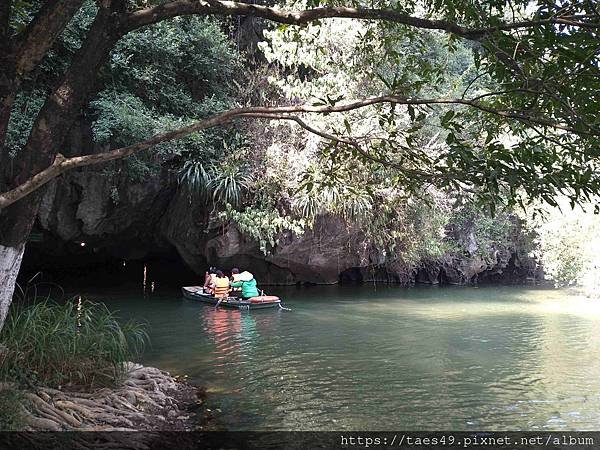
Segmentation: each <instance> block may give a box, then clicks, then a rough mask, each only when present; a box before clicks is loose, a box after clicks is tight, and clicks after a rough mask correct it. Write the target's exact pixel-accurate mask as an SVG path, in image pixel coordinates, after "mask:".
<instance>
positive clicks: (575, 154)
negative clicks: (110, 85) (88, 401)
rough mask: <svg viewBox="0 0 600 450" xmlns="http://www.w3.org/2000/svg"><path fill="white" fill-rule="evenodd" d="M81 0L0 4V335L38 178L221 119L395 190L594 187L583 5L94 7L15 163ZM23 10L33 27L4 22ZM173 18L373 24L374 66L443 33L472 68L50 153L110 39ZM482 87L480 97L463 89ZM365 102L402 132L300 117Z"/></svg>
mask: <svg viewBox="0 0 600 450" xmlns="http://www.w3.org/2000/svg"><path fill="white" fill-rule="evenodd" d="M83 3H84V1H83V0H53V1H50V0H47V1H43V2H39V4H37V6H39V7H38V8H34V7H32V6H31V3H30V2H23V1H19V0H4V1H3V2H2V4H1V5H0V58H1V60H0V192H1V193H0V326H1V325H2V323H3V322H4V319H5V317H6V314H7V312H8V308H9V306H10V303H11V298H12V295H13V291H14V286H15V280H16V276H17V274H18V270H19V267H20V262H21V259H22V255H23V251H24V248H25V243H26V241H27V239H28V236H29V233H30V231H31V229H32V227H33V224H34V222H35V219H36V215H37V212H38V208H39V205H40V201H41V198H42V194H43V186H44V185H45V184H46V183H47V182H48V181H50V180H51V179H53V178H55V177H57V176H59V175H60V174H62V173H64V172H65V171H67V170H70V169H72V168H75V167H82V166H85V165H91V164H97V163H102V162H106V161H110V160H115V159H119V158H124V157H126V156H129V155H132V154H135V153H137V152H140V151H142V150H145V149H148V148H151V147H153V146H155V145H157V144H159V143H162V142H165V141H169V140H173V139H178V138H181V137H183V136H187V135H189V134H191V133H194V132H197V131H199V130H202V129H206V128H210V127H215V126H220V125H224V124H228V123H231V122H232V121H234V120H235V119H282V120H290V121H293V122H295V123H296V124H298V125H299V126H301V127H303V128H305V129H307V130H308V131H310V132H312V133H315V134H317V135H319V136H321V137H322V138H323V139H326V140H329V141H331V142H333V143H334V147H333V151H332V153H333V154H334V153H335V152H345V154H347V155H349V156H350V157H358V158H364V159H366V160H369V161H371V162H373V163H375V164H383V165H387V166H389V167H392V168H394V169H395V170H397V171H398V172H399V173H401V174H402V180H403V181H404V182H405V183H406V184H407V185H408V186H416V185H417V184H414V183H422V182H431V183H435V184H438V185H441V186H445V187H450V188H456V189H467V190H469V191H471V192H476V193H477V195H479V196H480V197H481V198H482V199H484V200H487V201H489V202H490V203H491V204H493V203H495V202H497V201H498V199H499V198H506V199H508V201H509V202H512V203H515V202H519V203H521V202H523V200H524V199H534V198H542V199H543V200H546V201H548V202H553V196H554V195H555V194H556V193H558V192H561V193H563V194H566V195H568V196H569V197H570V198H571V200H572V201H573V202H577V201H580V200H581V199H589V198H591V197H592V196H594V195H595V194H597V193H598V192H599V191H600V178H599V177H598V171H597V165H598V158H599V147H598V137H599V135H600V118H599V116H598V93H599V92H600V90H599V87H600V71H599V49H600V39H599V36H598V30H599V28H600V13H599V10H598V7H597V6H596V4H595V1H593V0H573V1H560V2H553V1H546V0H539V1H538V2H537V3H535V2H530V1H524V0H489V1H485V2H477V1H475V2H474V1H471V0H435V1H432V2H415V1H413V0H407V1H401V2H392V1H386V0H381V1H376V2H369V3H363V2H359V1H356V0H348V1H337V0H333V1H327V0H326V1H323V2H318V1H314V0H310V1H308V4H304V6H303V7H301V8H300V7H299V8H287V7H270V6H261V5H257V4H250V3H240V2H231V1H219V0H206V1H205V0H200V1H197V0H173V1H156V2H152V1H134V0H97V1H96V6H97V10H96V11H97V12H96V15H95V18H94V20H93V22H92V24H91V26H90V27H89V30H88V31H87V34H86V37H85V39H84V41H83V43H82V44H81V46H80V47H79V48H78V49H77V50H76V52H75V53H74V56H73V57H72V59H71V61H69V64H68V65H67V66H66V68H65V69H64V71H63V72H62V73H61V74H60V77H59V79H58V81H57V82H56V83H55V84H54V87H53V89H52V90H51V92H50V93H49V94H48V95H47V97H46V98H45V102H44V104H43V106H42V108H41V109H40V111H39V113H38V114H37V116H36V118H35V121H34V123H33V125H32V127H31V129H30V130H29V135H28V137H27V139H26V141H25V144H24V145H23V146H22V148H21V149H20V150H19V151H18V152H17V153H16V155H15V154H14V153H9V152H8V150H7V148H6V146H5V142H6V135H7V130H8V127H9V123H10V118H11V114H12V113H13V111H14V105H15V101H16V99H17V97H18V95H19V93H20V92H21V90H22V86H23V85H24V83H25V82H26V81H27V79H28V77H29V76H30V74H32V73H33V72H34V71H35V70H36V69H37V68H38V67H39V66H40V64H42V63H43V60H44V58H45V57H46V56H47V55H48V54H49V52H51V51H52V49H53V47H54V45H55V44H56V42H57V39H58V38H59V37H60V35H61V33H63V31H64V29H65V27H66V26H67V25H68V24H69V22H70V21H71V20H72V19H73V17H74V16H75V14H76V13H77V12H78V11H79V10H80V8H81V7H82V4H83ZM33 4H34V6H35V5H36V2H33ZM27 14H29V15H31V16H33V18H32V19H31V20H26V19H25V20H23V19H21V20H20V21H19V20H17V16H18V15H25V16H26V15H27ZM184 15H203V16H254V17H260V18H263V19H266V20H268V21H271V22H277V23H281V24H288V25H292V26H304V25H306V24H317V25H318V24H319V23H320V21H322V20H325V19H328V18H346V19H349V20H367V21H370V22H372V23H376V24H377V27H376V28H372V29H371V30H370V31H369V33H367V34H365V36H364V39H365V49H368V48H369V47H368V45H367V44H368V41H369V40H370V39H371V38H372V37H373V36H374V35H375V34H376V35H377V37H378V39H379V41H380V42H383V44H382V48H383V55H384V58H383V60H382V61H381V63H382V65H385V64H386V63H389V64H391V65H393V64H394V62H395V61H398V56H399V52H400V51H399V49H398V46H397V45H396V44H397V42H396V41H397V39H398V36H399V33H400V32H401V33H404V34H405V35H407V36H414V35H416V34H417V33H418V32H419V31H420V30H434V31H436V32H439V33H441V34H444V35H447V36H448V37H449V38H450V39H449V40H448V46H449V47H452V42H453V41H456V40H464V41H467V42H470V43H471V47H472V50H473V54H474V57H475V61H476V67H477V71H476V73H474V74H473V77H472V80H471V82H470V83H469V85H468V86H467V88H466V89H465V90H464V92H463V93H462V95H457V96H453V97H437V96H435V95H431V96H427V97H425V96H415V95H413V94H414V92H415V90H414V89H413V88H414V86H415V85H420V86H422V85H424V84H425V85H430V84H431V85H435V83H436V82H439V80H440V77H441V75H442V74H440V72H439V70H436V69H435V67H433V68H432V67H431V66H428V65H424V64H422V62H423V61H420V60H419V58H416V59H414V60H412V62H411V61H409V60H406V59H404V60H403V64H407V65H409V66H410V67H408V69H409V70H405V71H404V72H405V73H409V72H410V70H412V71H413V75H415V74H416V75H417V79H415V77H414V76H413V77H412V78H407V77H402V76H400V77H397V76H393V77H390V78H387V79H386V78H385V77H382V78H383V81H384V83H385V85H386V86H387V91H388V92H385V93H382V95H377V96H373V97H368V98H359V99H350V98H338V96H337V95H336V94H337V93H331V95H330V96H327V98H326V99H324V100H323V102H322V103H321V104H313V103H311V104H298V103H297V102H290V103H289V104H281V105H278V106H263V105H255V106H244V107H239V108H236V109H232V110H228V111H223V112H222V113H220V114H217V115H215V116H212V117H205V118H201V119H202V120H199V121H198V122H196V123H194V124H192V125H188V126H186V127H184V128H181V129H173V130H172V131H169V132H167V133H164V134H161V135H158V136H155V137H153V138H151V139H148V140H146V141H143V142H138V143H135V144H132V145H128V146H125V147H121V148H115V149H112V150H110V151H107V152H104V153H90V151H89V149H80V150H81V153H80V155H79V156H73V157H68V158H66V157H64V156H63V155H62V152H61V148H62V146H63V144H64V140H65V137H66V135H67V133H68V132H69V130H70V129H71V127H72V126H73V124H74V122H75V121H76V120H77V118H78V117H79V115H80V114H81V110H82V109H83V108H85V107H86V105H87V103H88V102H89V101H90V98H91V96H92V95H93V94H94V93H95V90H96V88H97V86H96V80H97V78H98V74H99V72H100V70H101V69H102V67H103V65H104V64H105V63H106V61H107V59H108V57H109V56H110V54H111V51H112V50H113V48H114V47H115V45H116V44H117V42H118V41H119V40H120V39H121V38H123V37H124V36H125V35H127V34H128V33H131V32H132V31H134V30H137V29H140V28H142V27H146V26H150V25H152V24H155V23H158V22H160V21H164V20H169V19H172V18H174V17H177V16H184ZM21 24H23V26H21ZM366 51H368V50H366ZM422 59H425V55H423V58H422ZM411 65H412V66H411ZM392 72H393V71H392ZM482 80H486V83H485V89H484V90H483V91H482V90H481V89H479V90H477V91H474V90H473V89H471V86H474V85H476V84H478V83H481V81H482ZM409 87H410V89H409ZM419 92H423V91H419ZM428 92H430V93H433V94H435V92H436V90H435V89H431V90H429V91H428ZM373 105H392V106H393V107H391V108H383V107H381V108H379V109H378V112H379V114H380V116H381V120H382V121H384V122H385V121H387V123H388V124H389V125H390V126H391V127H393V126H396V122H395V120H394V114H395V111H396V108H397V107H398V105H404V106H402V107H403V108H405V110H406V112H407V113H408V114H409V115H410V117H411V120H412V122H413V124H412V125H411V126H409V127H406V126H402V127H401V126H400V125H398V127H399V128H401V129H398V130H397V133H391V135H392V136H397V135H402V139H390V138H386V139H377V138H373V139H368V140H365V139H362V138H360V137H357V136H354V135H353V133H352V124H351V123H350V121H346V122H345V123H346V124H347V125H346V126H345V127H343V128H344V129H343V130H335V129H334V130H324V129H319V128H317V127H315V126H314V125H311V124H310V123H309V121H307V119H306V116H309V115H310V114H333V113H339V114H344V113H347V112H350V111H353V110H358V109H361V108H367V107H373ZM448 106H452V109H448V110H447V111H446V112H445V113H444V114H443V116H442V118H441V120H440V126H441V127H442V128H444V129H445V136H446V145H445V148H444V150H443V151H441V152H440V153H439V154H437V155H434V156H432V155H423V154H422V152H419V151H418V146H419V144H418V142H416V141H415V140H414V139H413V138H412V136H413V134H414V133H417V132H418V129H419V127H420V125H422V123H423V121H424V120H426V118H427V112H428V111H430V110H431V109H434V108H440V107H442V108H447V107H448ZM473 124H475V126H473Z"/></svg>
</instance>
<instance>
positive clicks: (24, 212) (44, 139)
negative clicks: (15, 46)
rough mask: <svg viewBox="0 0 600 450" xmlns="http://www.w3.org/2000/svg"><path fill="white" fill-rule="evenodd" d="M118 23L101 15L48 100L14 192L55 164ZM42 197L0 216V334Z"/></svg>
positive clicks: (20, 159) (22, 155) (20, 160)
mask: <svg viewBox="0 0 600 450" xmlns="http://www.w3.org/2000/svg"><path fill="white" fill-rule="evenodd" d="M117 19H118V15H117V14H116V13H115V12H114V11H112V10H109V9H106V8H101V9H100V10H99V12H98V14H97V16H96V18H95V20H94V22H93V24H92V26H91V28H90V31H89V32H88V35H87V38H86V40H85V41H84V43H83V45H82V46H81V48H80V49H79V51H78V52H77V53H76V54H75V56H74V58H73V62H72V64H71V66H70V67H69V69H68V70H67V71H66V72H65V74H64V76H63V79H62V80H61V82H60V83H59V84H58V86H57V88H56V90H55V91H54V93H52V94H51V95H50V97H49V98H48V99H47V101H46V103H45V104H44V107H43V108H42V110H41V111H40V113H39V114H38V116H37V118H36V121H35V123H34V125H33V128H32V130H31V133H30V135H29V139H28V141H27V143H26V145H25V147H24V148H23V149H21V151H20V152H19V154H18V155H17V157H16V158H15V161H14V163H15V173H16V174H17V175H16V176H15V177H14V178H12V179H10V177H8V178H9V180H8V183H9V184H10V187H14V186H18V185H19V184H21V183H23V181H25V180H27V179H29V178H31V177H32V176H34V175H35V174H37V173H39V172H41V171H42V170H43V169H45V168H46V167H48V166H49V165H50V164H51V163H52V161H53V160H54V157H55V156H56V154H57V152H58V150H59V148H60V146H61V145H62V143H63V141H64V139H65V136H66V134H67V133H68V131H69V130H70V128H71V126H72V125H73V122H74V121H75V120H76V118H77V117H78V115H79V114H80V112H81V109H82V108H83V107H84V105H85V104H86V102H87V99H88V97H89V95H90V94H91V92H92V91H93V88H94V84H95V80H96V75H97V73H98V71H99V70H100V67H101V66H102V64H103V63H104V62H105V61H106V58H107V57H108V55H109V54H110V50H111V49H112V47H113V46H114V44H115V43H116V42H117V40H118V39H119V37H120V36H121V30H119V28H118V25H119V23H118V20H117ZM5 180H6V177H5ZM0 182H1V181H0ZM43 192H44V189H43V188H42V189H39V190H38V191H36V192H33V193H32V194H31V195H28V196H27V197H26V198H23V199H21V200H19V201H17V202H16V203H14V204H12V205H10V206H9V207H8V208H6V209H3V210H0V329H1V327H2V326H3V325H4V319H5V318H6V314H7V312H8V308H9V307H10V303H11V301H12V295H13V292H14V288H15V281H16V277H17V274H18V272H19V268H20V265H21V260H22V257H23V251H24V249H25V243H26V242H27V239H28V237H29V233H30V232H31V229H32V228H33V224H34V222H35V219H36V216H37V212H38V209H39V205H40V201H41V198H42V196H43Z"/></svg>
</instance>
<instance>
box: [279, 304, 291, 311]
mask: <svg viewBox="0 0 600 450" xmlns="http://www.w3.org/2000/svg"><path fill="white" fill-rule="evenodd" d="M278 305H279V309H283V310H284V311H291V310H292V309H291V308H286V307H284V306H281V303H278Z"/></svg>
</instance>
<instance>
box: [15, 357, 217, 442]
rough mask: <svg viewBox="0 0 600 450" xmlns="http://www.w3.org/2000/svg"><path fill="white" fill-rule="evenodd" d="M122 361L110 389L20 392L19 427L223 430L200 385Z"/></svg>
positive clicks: (79, 429) (51, 428) (89, 429)
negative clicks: (121, 374) (120, 376)
mask: <svg viewBox="0 0 600 450" xmlns="http://www.w3.org/2000/svg"><path fill="white" fill-rule="evenodd" d="M126 364H127V377H126V379H125V380H124V381H123V382H122V383H120V384H119V385H117V386H114V387H103V388H96V389H91V390H85V389H80V390H75V389H71V388H69V389H67V388H62V389H61V388H60V387H59V389H54V388H47V387H37V388H36V389H35V390H34V389H27V390H22V391H21V392H22V394H23V396H24V399H25V402H24V405H23V406H21V410H20V411H19V413H20V416H21V419H22V422H23V425H24V428H23V429H22V430H19V431H222V430H223V427H221V426H220V425H219V424H218V423H217V421H216V418H215V416H214V415H213V414H212V411H211V410H210V409H208V408H207V407H206V406H205V400H206V390H205V389H204V388H200V387H197V386H192V385H190V384H189V383H187V382H186V381H185V380H183V379H182V378H180V377H178V376H172V375H171V374H170V373H169V372H166V371H163V370H160V369H157V368H155V367H147V366H142V365H141V364H134V363H126ZM11 388H13V389H15V387H9V386H4V389H11Z"/></svg>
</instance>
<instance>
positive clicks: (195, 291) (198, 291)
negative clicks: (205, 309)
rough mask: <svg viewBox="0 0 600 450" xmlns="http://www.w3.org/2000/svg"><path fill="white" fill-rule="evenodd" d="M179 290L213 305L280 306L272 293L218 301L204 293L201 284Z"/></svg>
mask: <svg viewBox="0 0 600 450" xmlns="http://www.w3.org/2000/svg"><path fill="white" fill-rule="evenodd" d="M181 291H182V292H183V296H184V297H185V298H187V299H190V300H198V301H200V302H204V303H209V304H211V305H215V306H216V305H217V304H218V305H219V306H222V307H224V308H236V309H263V308H273V307H277V306H279V307H281V300H279V297H276V296H274V295H260V296H258V297H252V298H249V299H248V300H242V299H241V298H237V297H226V298H224V299H223V300H222V301H221V302H219V299H218V298H216V297H214V296H213V295H211V294H207V293H205V292H204V288H202V286H186V287H183V288H181Z"/></svg>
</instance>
